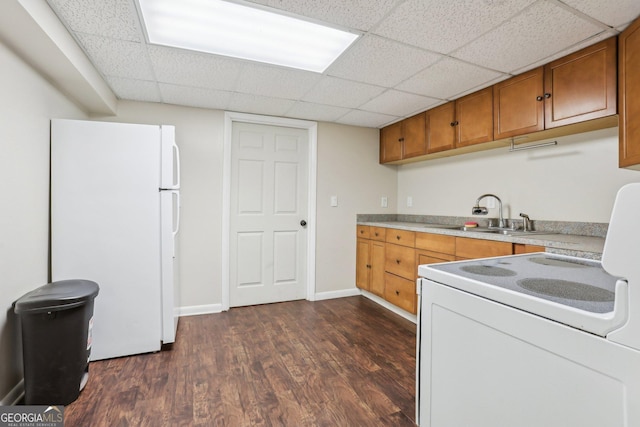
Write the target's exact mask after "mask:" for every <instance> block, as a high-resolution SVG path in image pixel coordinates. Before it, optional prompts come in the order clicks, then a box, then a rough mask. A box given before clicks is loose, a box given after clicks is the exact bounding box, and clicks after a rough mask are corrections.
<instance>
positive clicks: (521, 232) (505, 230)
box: [456, 226, 553, 236]
mask: <svg viewBox="0 0 640 427" xmlns="http://www.w3.org/2000/svg"><path fill="white" fill-rule="evenodd" d="M456 229H457V230H462V231H472V232H475V233H489V234H503V235H505V236H534V235H540V234H553V233H551V232H548V231H547V232H545V231H524V230H512V229H510V228H482V227H465V226H462V227H457V228H456Z"/></svg>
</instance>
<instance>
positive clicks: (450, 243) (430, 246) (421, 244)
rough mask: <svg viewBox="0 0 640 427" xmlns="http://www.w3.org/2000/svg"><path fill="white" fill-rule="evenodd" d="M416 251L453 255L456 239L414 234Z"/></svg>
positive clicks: (437, 235)
mask: <svg viewBox="0 0 640 427" xmlns="http://www.w3.org/2000/svg"><path fill="white" fill-rule="evenodd" d="M416 249H425V250H427V251H433V252H439V253H442V254H448V255H454V254H455V253H456V238H455V237H454V236H445V235H444V234H431V233H416Z"/></svg>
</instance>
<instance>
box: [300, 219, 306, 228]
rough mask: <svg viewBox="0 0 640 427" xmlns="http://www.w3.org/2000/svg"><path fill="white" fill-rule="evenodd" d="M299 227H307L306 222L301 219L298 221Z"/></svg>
mask: <svg viewBox="0 0 640 427" xmlns="http://www.w3.org/2000/svg"><path fill="white" fill-rule="evenodd" d="M300 225H301V226H303V227H304V226H306V225H307V221H305V220H304V219H303V220H302V221H300Z"/></svg>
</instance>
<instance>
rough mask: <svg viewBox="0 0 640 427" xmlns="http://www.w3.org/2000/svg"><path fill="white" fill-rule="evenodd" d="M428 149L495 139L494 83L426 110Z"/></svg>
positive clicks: (432, 150)
mask: <svg viewBox="0 0 640 427" xmlns="http://www.w3.org/2000/svg"><path fill="white" fill-rule="evenodd" d="M426 117H427V123H426V125H427V126H426V128H427V153H437V152H439V151H443V150H450V149H452V148H457V147H466V146H469V145H473V144H480V143H483V142H488V141H492V140H493V90H492V88H491V87H488V88H486V89H483V90H480V91H478V92H474V93H472V94H470V95H466V96H463V97H462V98H460V99H456V100H455V101H452V102H449V103H446V104H444V105H440V106H439V107H436V108H433V109H431V110H429V111H427V112H426Z"/></svg>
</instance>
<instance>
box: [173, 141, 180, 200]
mask: <svg viewBox="0 0 640 427" xmlns="http://www.w3.org/2000/svg"><path fill="white" fill-rule="evenodd" d="M173 151H174V153H175V157H174V159H175V162H176V174H177V175H178V176H177V179H176V183H175V185H174V186H173V187H172V189H173V190H178V189H180V149H179V148H178V145H177V144H176V143H175V141H174V142H173ZM178 197H180V196H179V195H178Z"/></svg>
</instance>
